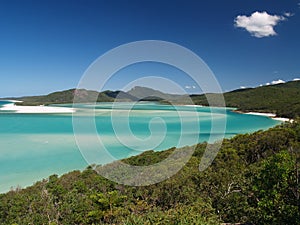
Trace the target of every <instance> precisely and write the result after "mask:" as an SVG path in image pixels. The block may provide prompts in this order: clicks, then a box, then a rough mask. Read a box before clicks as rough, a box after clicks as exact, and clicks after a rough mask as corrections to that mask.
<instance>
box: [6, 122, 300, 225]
mask: <svg viewBox="0 0 300 225" xmlns="http://www.w3.org/2000/svg"><path fill="white" fill-rule="evenodd" d="M205 146H206V144H205V143H203V144H199V145H197V147H196V150H195V152H194V154H193V156H192V157H191V159H190V160H189V162H188V163H187V165H186V166H185V167H184V168H183V169H181V170H180V172H178V173H177V174H176V175H175V176H173V177H171V178H170V179H168V180H166V181H164V182H161V183H158V184H155V185H150V186H146V187H131V186H124V185H120V184H116V183H113V182H111V181H109V180H107V179H105V178H103V177H101V176H99V175H97V174H96V172H95V171H94V170H92V169H91V168H87V169H86V170H84V171H82V172H80V171H73V172H70V173H68V174H65V175H63V176H61V177H58V176H57V175H52V176H50V177H49V179H45V180H43V181H40V182H38V183H36V184H35V185H33V186H31V187H28V188H26V189H17V190H12V191H10V192H8V193H6V194H2V195H0V224H19V225H21V224H51V225H54V224H68V225H69V224H219V223H221V222H231V223H238V222H239V223H248V224H257V225H258V224H278V225H279V224H300V214H299V212H300V210H299V209H300V205H299V193H300V190H299V157H300V152H299V149H300V121H299V120H296V121H295V122H294V123H291V124H283V125H280V126H277V127H275V128H272V129H270V130H268V131H258V132H255V133H253V134H244V135H237V136H236V137H234V138H232V139H228V140H224V142H223V146H222V148H221V150H220V152H219V153H218V155H217V157H216V159H215V160H214V162H213V164H212V165H211V166H210V167H209V168H208V169H206V170H205V171H204V172H199V170H198V166H199V162H200V159H201V156H202V154H203V151H204V149H205ZM173 150H174V149H170V150H167V151H163V152H153V151H149V152H145V153H143V154H141V155H139V156H135V157H131V158H129V159H126V160H124V161H126V162H127V163H130V164H132V165H149V164H153V163H157V162H159V161H161V160H162V159H164V158H166V157H167V156H168V154H170V153H171V152H172V151H173ZM185 150H186V148H183V149H182V151H185ZM109 166H110V168H113V166H114V164H111V165H109ZM104 167H105V166H104Z"/></svg>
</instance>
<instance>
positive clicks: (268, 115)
mask: <svg viewBox="0 0 300 225" xmlns="http://www.w3.org/2000/svg"><path fill="white" fill-rule="evenodd" d="M245 114H249V115H256V116H267V117H270V118H272V119H273V120H278V121H282V122H290V123H292V122H293V120H292V119H289V118H281V117H276V114H274V113H258V112H247V113H245Z"/></svg>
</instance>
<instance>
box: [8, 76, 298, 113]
mask: <svg viewBox="0 0 300 225" xmlns="http://www.w3.org/2000/svg"><path fill="white" fill-rule="evenodd" d="M220 95H223V96H224V98H225V102H226V106H227V107H234V108H237V109H238V110H240V111H244V112H248V111H256V112H270V113H275V114H277V115H278V116H282V117H288V118H294V117H296V116H298V115H300V81H290V82H286V83H281V84H274V85H268V86H262V87H256V88H246V89H236V90H233V91H229V92H225V93H223V94H215V93H207V94H199V95H197V94H191V95H180V94H168V93H164V92H162V91H159V90H155V89H152V88H148V87H140V86H136V87H134V88H132V89H131V90H129V91H127V92H125V91H120V90H117V91H111V90H106V91H103V92H98V91H93V90H85V89H75V88H73V89H69V90H64V91H57V92H53V93H50V94H48V95H40V96H25V97H17V98H10V99H14V100H19V101H23V102H21V103H17V104H19V105H50V104H60V103H72V102H73V99H74V97H75V96H76V101H77V102H81V103H84V102H94V101H95V99H97V102H113V101H120V102H121V101H123V102H128V101H156V102H160V103H168V104H170V103H171V104H187V103H186V101H185V100H186V99H187V97H190V99H191V100H192V102H193V103H194V104H196V105H204V106H208V105H209V104H208V101H207V96H209V98H210V99H214V98H215V99H217V98H218V97H219V96H220ZM2 99H8V98H2ZM212 102H213V103H211V104H210V106H221V105H220V103H218V102H217V101H215V103H214V101H212Z"/></svg>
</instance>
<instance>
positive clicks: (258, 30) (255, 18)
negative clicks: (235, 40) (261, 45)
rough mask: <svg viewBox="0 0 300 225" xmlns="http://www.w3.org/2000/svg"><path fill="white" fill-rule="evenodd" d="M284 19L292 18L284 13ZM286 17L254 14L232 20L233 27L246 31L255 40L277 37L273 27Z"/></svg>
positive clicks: (262, 13)
mask: <svg viewBox="0 0 300 225" xmlns="http://www.w3.org/2000/svg"><path fill="white" fill-rule="evenodd" d="M285 14H286V17H290V16H292V14H291V13H285ZM286 17H284V16H279V15H270V14H268V13H267V12H258V11H256V12H254V13H252V14H251V15H250V16H246V15H239V16H237V17H236V18H235V20H234V25H235V27H238V28H244V29H246V30H247V31H248V32H249V33H250V34H251V35H252V36H254V37H257V38H262V37H269V36H274V35H277V33H276V32H275V30H274V27H275V26H276V25H277V24H278V23H279V22H280V21H284V20H286Z"/></svg>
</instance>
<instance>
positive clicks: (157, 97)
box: [127, 86, 182, 101]
mask: <svg viewBox="0 0 300 225" xmlns="http://www.w3.org/2000/svg"><path fill="white" fill-rule="evenodd" d="M127 93H128V94H130V95H132V96H134V97H136V98H138V99H140V100H145V101H146V100H153V101H162V100H165V101H173V100H176V99H179V98H181V97H182V95H176V94H167V93H164V92H161V91H158V90H154V89H152V88H148V87H140V86H136V87H134V88H132V89H131V90H129V91H128V92H127Z"/></svg>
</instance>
